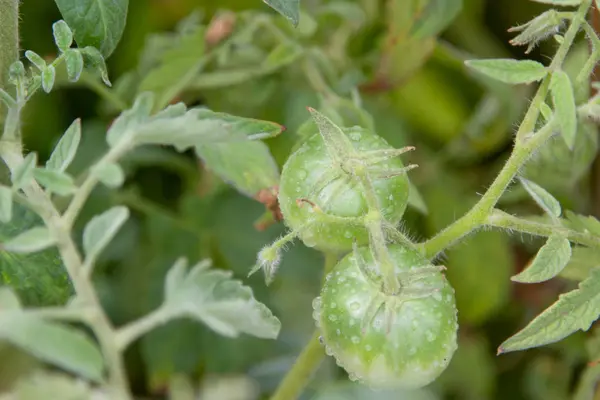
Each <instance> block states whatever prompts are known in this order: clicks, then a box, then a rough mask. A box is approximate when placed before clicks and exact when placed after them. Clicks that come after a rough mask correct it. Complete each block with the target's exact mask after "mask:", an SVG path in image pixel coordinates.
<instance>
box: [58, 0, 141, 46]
mask: <svg viewBox="0 0 600 400" xmlns="http://www.w3.org/2000/svg"><path fill="white" fill-rule="evenodd" d="M55 2H56V5H57V6H58V9H59V10H60V13H61V14H62V16H63V18H64V19H65V21H66V22H67V24H68V25H69V26H70V27H71V28H72V29H73V31H74V32H75V40H76V41H77V45H78V46H79V47H84V46H93V47H95V48H97V49H99V50H100V51H101V52H102V54H103V55H104V57H108V56H110V55H111V54H112V52H113V51H114V50H115V48H116V47H117V44H118V43H119V40H121V36H122V35H123V31H124V29H125V22H126V20H127V7H128V4H129V0H55Z"/></svg>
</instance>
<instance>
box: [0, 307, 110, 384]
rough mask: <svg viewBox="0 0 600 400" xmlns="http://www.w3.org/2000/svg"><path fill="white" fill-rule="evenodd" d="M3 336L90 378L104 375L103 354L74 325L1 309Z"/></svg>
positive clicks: (37, 354)
mask: <svg viewBox="0 0 600 400" xmlns="http://www.w3.org/2000/svg"><path fill="white" fill-rule="evenodd" d="M0 340H5V341H8V342H9V343H11V344H13V345H15V346H18V347H20V348H22V349H23V350H26V351H27V352H29V353H31V354H33V355H35V356H36V357H38V358H40V359H42V360H44V361H46V362H49V363H52V364H54V365H56V366H58V367H61V368H64V369H66V370H68V371H70V372H73V373H75V374H78V375H81V376H84V377H86V378H88V379H92V380H94V381H100V380H101V379H102V372H103V369H104V361H103V359H102V354H100V351H99V350H98V348H97V347H96V345H95V343H94V342H93V341H92V340H91V339H90V338H89V337H88V336H87V335H85V334H83V333H82V332H81V331H79V330H77V329H75V328H73V327H71V326H68V325H63V324H59V323H55V322H48V321H44V320H41V319H38V318H35V317H33V316H31V315H27V314H25V313H23V312H21V311H16V310H15V311H5V312H0Z"/></svg>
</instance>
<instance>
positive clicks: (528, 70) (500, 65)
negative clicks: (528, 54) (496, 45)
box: [465, 58, 548, 84]
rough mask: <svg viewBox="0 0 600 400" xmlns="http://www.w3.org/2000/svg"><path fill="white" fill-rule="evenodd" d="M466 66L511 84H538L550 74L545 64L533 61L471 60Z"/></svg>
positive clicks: (466, 62)
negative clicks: (537, 82)
mask: <svg viewBox="0 0 600 400" xmlns="http://www.w3.org/2000/svg"><path fill="white" fill-rule="evenodd" d="M465 65H466V66H467V67H469V68H472V69H473V70H475V71H477V72H479V73H481V74H484V75H486V76H488V77H490V78H494V79H496V80H498V81H500V82H504V83H510V84H521V83H532V82H536V81H539V80H541V79H543V78H544V77H545V76H546V75H547V73H548V71H547V70H546V67H544V65H543V64H540V63H539V62H537V61H532V60H513V59H504V58H499V59H489V60H470V61H465Z"/></svg>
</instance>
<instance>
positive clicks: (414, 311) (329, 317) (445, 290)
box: [313, 245, 458, 388]
mask: <svg viewBox="0 0 600 400" xmlns="http://www.w3.org/2000/svg"><path fill="white" fill-rule="evenodd" d="M388 249H389V252H390V256H391V257H392V259H393V260H394V263H395V267H396V276H397V278H398V279H399V282H400V283H401V285H402V286H401V289H400V291H399V292H398V293H396V294H393V295H389V294H386V293H384V292H383V290H382V278H381V276H380V275H379V274H378V272H377V271H378V267H377V265H376V263H375V261H374V260H373V257H372V255H371V252H370V250H369V248H367V247H362V248H359V249H358V250H357V251H355V252H354V253H351V254H349V255H347V256H346V257H344V258H343V259H342V260H341V261H340V262H339V263H338V264H337V265H336V266H335V268H334V269H333V270H332V271H331V273H329V275H328V276H327V280H326V283H325V285H324V286H323V289H322V291H321V296H320V297H317V298H316V299H315V301H314V304H313V306H314V308H315V312H314V317H315V319H316V322H317V326H318V327H319V329H320V330H321V333H322V342H323V343H324V344H325V346H326V351H327V354H329V355H332V356H334V357H335V359H336V361H337V363H338V364H339V365H340V366H341V367H343V368H344V369H345V370H346V371H347V372H348V374H349V377H350V379H352V380H358V381H360V382H362V383H364V384H367V385H369V386H371V387H373V388H419V387H422V386H425V385H427V384H429V383H431V382H432V381H434V380H435V379H436V378H437V377H438V376H439V375H440V374H441V373H442V372H443V371H444V370H445V369H446V367H447V366H448V364H449V362H450V359H451V358H452V355H453V354H454V351H455V350H456V347H457V344H456V337H457V331H458V324H457V311H456V303H455V298H454V289H453V288H452V287H451V286H450V284H449V283H448V281H447V280H446V278H445V277H444V275H443V274H442V273H441V272H440V271H441V268H440V267H435V266H433V265H431V264H430V263H429V262H428V261H427V260H425V259H424V258H423V257H422V256H421V255H420V254H419V253H417V252H416V251H414V250H412V249H410V248H407V247H405V246H403V245H391V246H389V248H388Z"/></svg>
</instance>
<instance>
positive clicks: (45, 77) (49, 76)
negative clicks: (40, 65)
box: [42, 65, 56, 93]
mask: <svg viewBox="0 0 600 400" xmlns="http://www.w3.org/2000/svg"><path fill="white" fill-rule="evenodd" d="M55 79H56V69H55V68H54V66H53V65H48V66H46V68H44V69H43V70H42V89H44V92H46V93H50V92H51V91H52V88H53V87H54V80H55Z"/></svg>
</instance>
